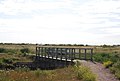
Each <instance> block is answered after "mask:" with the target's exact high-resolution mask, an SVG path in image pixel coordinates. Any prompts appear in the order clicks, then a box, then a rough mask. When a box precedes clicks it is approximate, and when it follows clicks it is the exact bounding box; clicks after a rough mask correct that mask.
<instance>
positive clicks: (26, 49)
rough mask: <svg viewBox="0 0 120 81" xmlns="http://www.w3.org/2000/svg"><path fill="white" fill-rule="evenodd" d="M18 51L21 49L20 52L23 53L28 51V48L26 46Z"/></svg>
mask: <svg viewBox="0 0 120 81" xmlns="http://www.w3.org/2000/svg"><path fill="white" fill-rule="evenodd" d="M20 51H21V53H24V54H26V53H29V52H30V50H29V49H28V48H23V49H21V50H20Z"/></svg>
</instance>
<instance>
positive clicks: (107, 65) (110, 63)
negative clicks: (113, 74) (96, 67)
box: [103, 61, 113, 68]
mask: <svg viewBox="0 0 120 81" xmlns="http://www.w3.org/2000/svg"><path fill="white" fill-rule="evenodd" d="M112 64H113V62H111V61H107V62H103V65H104V66H105V67H106V68H108V67H110V66H112Z"/></svg>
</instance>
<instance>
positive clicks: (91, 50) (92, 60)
mask: <svg viewBox="0 0 120 81" xmlns="http://www.w3.org/2000/svg"><path fill="white" fill-rule="evenodd" d="M92 57H93V49H91V61H93V58H92Z"/></svg>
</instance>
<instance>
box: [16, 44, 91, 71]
mask: <svg viewBox="0 0 120 81" xmlns="http://www.w3.org/2000/svg"><path fill="white" fill-rule="evenodd" d="M75 60H91V61H92V60H93V48H90V47H87V48H81V47H73V46H72V47H71V46H40V45H37V46H36V54H35V61H33V62H30V63H29V62H28V63H27V62H24V63H21V62H18V63H16V64H15V66H17V67H25V66H26V67H29V68H32V69H33V68H41V69H55V68H60V67H64V66H68V65H72V64H75V63H74V61H75Z"/></svg>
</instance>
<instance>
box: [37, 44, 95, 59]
mask: <svg viewBox="0 0 120 81" xmlns="http://www.w3.org/2000/svg"><path fill="white" fill-rule="evenodd" d="M39 57H40V58H41V57H43V58H51V59H57V60H66V61H73V60H75V59H79V60H93V58H92V57H93V48H68V47H47V46H37V47H36V58H39Z"/></svg>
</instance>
